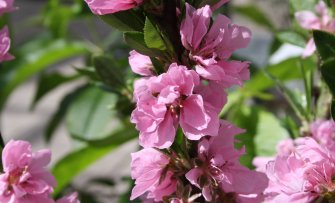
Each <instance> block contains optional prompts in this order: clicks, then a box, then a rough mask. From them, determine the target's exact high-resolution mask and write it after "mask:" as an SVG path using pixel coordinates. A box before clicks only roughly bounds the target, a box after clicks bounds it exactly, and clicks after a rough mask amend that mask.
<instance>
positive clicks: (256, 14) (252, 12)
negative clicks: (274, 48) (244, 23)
mask: <svg viewBox="0 0 335 203" xmlns="http://www.w3.org/2000/svg"><path fill="white" fill-rule="evenodd" d="M234 10H235V11H236V12H238V13H239V14H240V15H243V16H245V17H247V18H249V19H250V20H252V21H254V22H255V23H257V24H259V25H261V26H264V27H266V28H268V29H269V30H271V31H274V30H276V28H275V27H274V25H273V24H272V22H271V21H270V20H269V18H268V17H267V16H266V15H265V14H264V13H263V11H261V10H260V9H259V8H258V7H256V6H254V5H243V6H235V7H234Z"/></svg>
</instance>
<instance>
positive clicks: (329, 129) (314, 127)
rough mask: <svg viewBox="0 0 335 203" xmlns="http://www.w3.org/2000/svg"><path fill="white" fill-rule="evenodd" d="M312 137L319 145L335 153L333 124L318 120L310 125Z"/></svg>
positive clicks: (334, 128) (329, 121) (334, 123)
mask: <svg viewBox="0 0 335 203" xmlns="http://www.w3.org/2000/svg"><path fill="white" fill-rule="evenodd" d="M311 133H312V137H313V138H314V139H315V140H317V141H318V142H319V143H320V144H321V145H323V146H325V147H327V148H328V149H329V150H330V151H334V152H335V122H334V121H333V120H328V121H322V120H318V121H315V122H314V123H312V124H311Z"/></svg>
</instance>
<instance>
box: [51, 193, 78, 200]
mask: <svg viewBox="0 0 335 203" xmlns="http://www.w3.org/2000/svg"><path fill="white" fill-rule="evenodd" d="M56 203H80V201H79V200H78V193H76V192H74V193H72V194H70V195H67V196H65V197H63V198H61V199H59V200H57V201H56Z"/></svg>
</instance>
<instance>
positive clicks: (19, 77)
mask: <svg viewBox="0 0 335 203" xmlns="http://www.w3.org/2000/svg"><path fill="white" fill-rule="evenodd" d="M28 48H30V49H28ZM19 53H20V54H22V56H24V58H23V59H22V60H17V61H14V62H13V63H11V65H10V68H11V70H10V71H11V73H10V74H6V75H1V74H0V83H4V85H0V110H1V109H2V108H3V106H4V104H5V103H6V100H7V98H8V96H9V95H10V94H11V92H12V91H13V90H14V89H15V88H16V87H17V86H19V85H20V84H22V83H23V82H25V81H26V80H28V79H30V78H31V77H32V76H34V75H35V74H36V73H38V72H40V71H42V70H43V69H46V68H48V67H50V66H51V65H53V64H55V63H57V62H59V61H62V60H64V59H67V58H70V57H73V56H77V55H81V54H85V53H87V47H86V45H85V44H83V43H79V42H67V41H65V40H56V41H52V42H50V41H48V42H45V41H41V43H39V44H36V45H35V44H34V45H32V46H26V47H23V48H22V49H21V50H20V51H19ZM18 59H19V57H18Z"/></svg>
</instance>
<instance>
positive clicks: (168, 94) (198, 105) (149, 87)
mask: <svg viewBox="0 0 335 203" xmlns="http://www.w3.org/2000/svg"><path fill="white" fill-rule="evenodd" d="M199 85H200V79H199V76H198V74H196V72H195V71H193V70H187V68H186V67H185V66H178V65H177V64H171V66H170V68H169V70H168V71H167V72H166V73H163V74H161V75H159V76H153V77H151V78H148V79H145V80H141V81H140V82H139V83H137V85H135V93H134V95H135V100H137V107H136V109H135V110H134V111H133V113H132V117H131V121H132V123H135V124H136V128H137V129H138V130H139V131H140V144H141V145H142V146H143V147H157V148H167V147H170V146H171V144H172V143H173V141H174V137H175V134H176V130H177V127H178V124H180V126H181V128H182V129H183V131H184V134H185V135H186V137H187V138H188V139H190V140H199V139H200V138H201V137H203V136H206V135H213V136H214V135H216V134H217V131H218V128H219V118H218V113H219V112H220V110H221V109H220V108H222V107H223V105H224V103H223V102H225V97H222V98H221V95H223V96H224V95H225V94H224V92H223V90H221V91H222V92H221V95H220V94H219V97H216V98H218V100H217V101H215V100H214V101H213V103H210V102H209V100H210V98H215V96H217V95H214V94H215V93H217V92H218V91H220V90H219V89H218V88H219V87H220V86H218V87H213V88H212V89H211V90H209V89H208V88H210V87H209V86H205V87H200V86H199ZM197 86H199V88H198V89H197V91H199V93H195V92H194V91H195V87H197ZM204 89H207V90H208V91H207V92H206V94H205V93H203V92H204V91H203V90H204ZM202 94H203V95H202ZM219 106H220V108H219ZM219 109H220V110H219Z"/></svg>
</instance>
